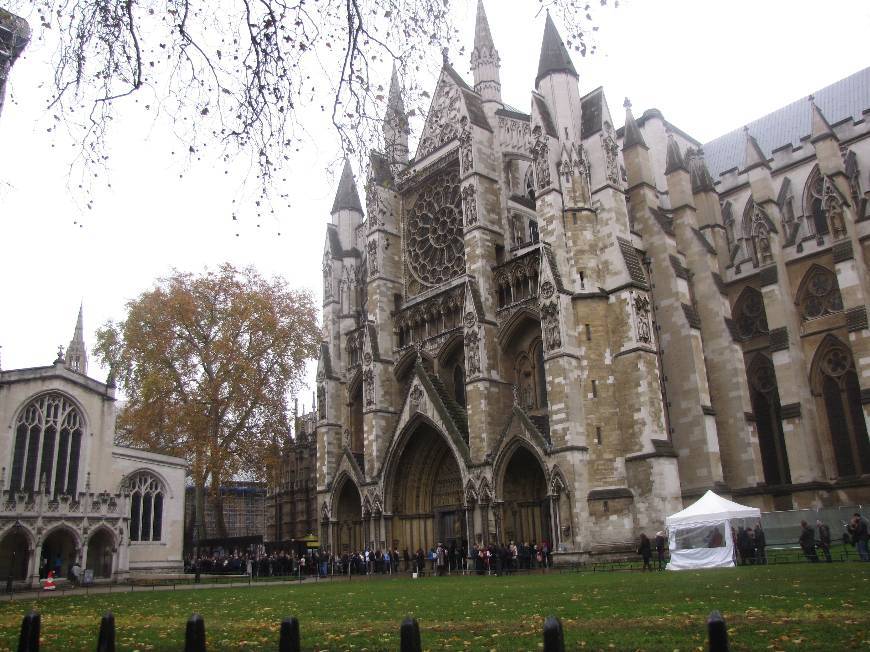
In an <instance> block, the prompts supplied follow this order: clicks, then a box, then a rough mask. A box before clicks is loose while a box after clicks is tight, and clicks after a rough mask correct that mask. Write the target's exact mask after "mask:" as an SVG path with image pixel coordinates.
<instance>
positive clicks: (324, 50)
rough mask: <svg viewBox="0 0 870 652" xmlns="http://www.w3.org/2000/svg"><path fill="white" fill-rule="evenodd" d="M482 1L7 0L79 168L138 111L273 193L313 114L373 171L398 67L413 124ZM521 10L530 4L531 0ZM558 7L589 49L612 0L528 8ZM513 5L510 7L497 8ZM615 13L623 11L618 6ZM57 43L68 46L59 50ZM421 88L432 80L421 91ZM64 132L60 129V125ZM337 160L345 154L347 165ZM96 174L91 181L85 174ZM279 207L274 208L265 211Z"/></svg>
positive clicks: (578, 45)
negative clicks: (459, 21) (460, 16)
mask: <svg viewBox="0 0 870 652" xmlns="http://www.w3.org/2000/svg"><path fill="white" fill-rule="evenodd" d="M477 1H478V0H316V1H311V0H4V4H7V5H9V8H11V9H12V10H13V11H15V10H18V11H19V12H20V13H21V14H22V15H23V16H24V17H25V18H27V19H28V20H29V21H30V22H31V25H32V26H33V28H34V31H35V32H36V38H37V40H42V41H50V43H51V46H52V52H53V54H52V59H51V65H52V68H53V71H52V74H51V77H50V80H48V81H49V83H48V84H46V89H47V91H48V94H49V97H48V98H47V99H48V107H49V114H50V115H51V116H52V117H53V118H54V119H55V121H56V122H57V124H58V125H63V127H64V131H65V132H69V133H70V134H71V135H72V136H73V138H74V139H76V140H77V141H78V142H79V143H80V151H79V156H78V157H77V159H76V161H77V162H78V164H81V165H84V166H85V168H88V169H89V170H90V171H91V172H93V170H92V169H90V168H94V167H102V166H104V165H105V163H106V161H107V159H108V157H109V151H108V148H107V145H106V143H107V141H106V138H107V135H108V132H109V128H110V126H111V124H112V121H113V119H114V118H115V117H116V116H117V114H118V113H119V112H120V111H123V107H125V106H127V105H129V104H130V103H131V102H137V103H139V105H140V106H144V107H146V108H147V109H149V110H151V111H154V112H158V111H159V112H161V113H163V114H165V115H168V116H169V118H170V119H171V125H172V127H171V129H172V131H173V132H174V133H175V135H176V136H177V137H178V138H179V139H180V140H181V143H182V145H183V147H182V148H181V149H183V150H184V151H186V152H187V153H188V154H189V155H190V157H191V159H192V160H194V161H195V160H196V159H197V158H199V157H200V156H201V155H202V153H204V152H215V153H218V152H219V153H220V154H221V155H223V156H224V157H225V158H226V159H227V160H229V159H232V158H235V157H236V156H237V155H240V154H241V155H244V156H245V157H246V158H247V159H248V160H249V162H250V164H251V165H252V166H253V169H255V170H256V171H257V173H258V178H259V180H260V181H261V184H262V186H261V187H262V190H263V192H264V193H265V192H267V191H268V189H269V188H270V186H271V184H272V180H273V177H274V175H275V173H276V172H277V171H279V170H281V169H282V167H283V165H284V163H285V162H286V161H287V160H288V159H290V158H291V157H292V155H293V152H294V151H295V149H296V147H297V146H298V144H299V140H300V138H302V137H304V133H305V126H304V125H302V124H300V120H299V118H300V115H301V112H302V110H303V109H305V108H306V107H312V106H313V107H316V108H319V109H320V110H321V111H323V112H325V113H327V114H328V115H329V116H330V118H331V121H332V124H333V125H334V127H335V130H336V133H337V135H338V138H339V141H340V143H341V147H342V149H343V150H344V154H347V155H350V156H353V155H356V156H357V158H358V160H359V161H360V163H361V169H362V167H364V166H365V164H366V162H367V161H366V157H367V156H368V152H369V150H370V149H371V148H373V147H375V148H381V149H382V145H383V143H382V142H381V141H380V139H381V137H382V135H381V132H380V126H381V121H382V120H383V116H384V112H385V109H386V102H387V88H388V86H389V79H390V72H391V68H392V66H393V65H395V66H397V68H398V71H399V76H400V78H401V79H402V80H403V96H404V97H403V100H404V105H405V106H406V107H407V108H408V110H409V113H410V114H411V115H412V116H416V117H417V119H418V121H417V124H419V118H420V117H422V114H423V113H424V112H425V111H426V110H427V109H428V104H429V95H428V93H427V92H426V87H428V85H429V81H428V79H429V77H430V76H431V74H432V72H433V70H435V69H437V66H439V65H440V63H441V57H442V51H443V50H445V49H446V50H447V51H452V53H453V55H454V56H456V57H457V58H459V57H461V58H463V59H464V58H465V57H467V52H466V51H465V49H464V47H463V44H461V43H459V42H458V39H457V37H458V35H459V32H458V30H457V26H456V24H455V20H456V15H457V13H458V12H457V11H455V9H456V8H457V7H456V6H457V5H466V6H470V7H467V8H471V9H473V5H474V4H476V2H477ZM518 1H520V0H518ZM524 1H525V2H526V3H528V4H529V5H531V6H532V7H536V8H537V9H539V10H544V9H546V10H548V11H552V12H554V14H555V15H556V16H557V18H558V19H559V21H560V24H561V25H562V27H563V34H564V35H565V37H566V42H567V45H568V46H569V47H570V48H572V49H574V50H575V51H577V52H579V53H581V54H584V55H585V54H586V52H587V50H588V49H590V46H589V45H588V35H589V33H590V32H591V31H592V30H594V29H596V28H595V27H594V26H593V24H594V22H595V20H596V17H595V15H594V14H593V13H592V12H594V11H595V10H596V9H597V8H599V7H600V6H603V5H607V0H589V1H588V2H587V1H586V0H524ZM489 2H491V3H492V4H493V5H494V6H493V7H492V10H493V11H494V10H495V9H496V7H499V8H501V3H502V2H503V0H489ZM611 4H613V5H618V0H612V2H611ZM55 44H56V47H54V46H55ZM421 82H423V83H422V84H421ZM53 128H54V127H53ZM337 158H338V157H337ZM84 176H86V177H90V178H93V175H92V174H86V175H84ZM263 205H266V204H263Z"/></svg>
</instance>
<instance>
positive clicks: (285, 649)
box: [278, 618, 302, 652]
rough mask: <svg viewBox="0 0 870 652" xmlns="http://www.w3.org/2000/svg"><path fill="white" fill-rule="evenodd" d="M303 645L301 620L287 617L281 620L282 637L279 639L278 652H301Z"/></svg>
mask: <svg viewBox="0 0 870 652" xmlns="http://www.w3.org/2000/svg"><path fill="white" fill-rule="evenodd" d="M301 649H302V646H301V644H300V642H299V621H298V620H296V619H295V618H285V619H284V620H282V621H281V638H280V639H279V641H278V652H299V651H300V650H301Z"/></svg>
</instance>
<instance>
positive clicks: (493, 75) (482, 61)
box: [471, 0, 501, 102]
mask: <svg viewBox="0 0 870 652" xmlns="http://www.w3.org/2000/svg"><path fill="white" fill-rule="evenodd" d="M499 64H500V59H499V56H498V50H496V49H495V43H494V42H493V40H492V32H490V31H489V21H488V20H487V18H486V10H485V9H484V8H483V0H477V19H476V22H475V24H474V49H473V50H472V51H471V69H472V71H473V73H474V91H475V92H476V93H478V94H479V95H480V96H481V98H482V99H483V101H484V102H501V78H500V75H499Z"/></svg>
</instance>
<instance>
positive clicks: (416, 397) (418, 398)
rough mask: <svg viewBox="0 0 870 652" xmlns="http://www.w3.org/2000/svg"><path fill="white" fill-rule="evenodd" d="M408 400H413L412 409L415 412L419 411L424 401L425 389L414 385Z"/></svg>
mask: <svg viewBox="0 0 870 652" xmlns="http://www.w3.org/2000/svg"><path fill="white" fill-rule="evenodd" d="M408 398H410V399H411V407H412V408H414V409H415V410H416V409H419V407H420V403H421V402H422V400H423V388H422V387H420V386H419V385H414V386H413V387H412V388H411V393H410V394H409V396H408Z"/></svg>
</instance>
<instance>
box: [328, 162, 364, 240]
mask: <svg viewBox="0 0 870 652" xmlns="http://www.w3.org/2000/svg"><path fill="white" fill-rule="evenodd" d="M330 212H331V213H332V223H333V224H334V225H335V226H337V227H338V234H339V237H340V239H341V247H342V249H351V248H353V247H354V246H356V228H357V227H358V226H359V225H360V224H362V218H363V209H362V204H361V203H360V200H359V193H358V192H357V191H356V184H355V183H354V180H353V170H352V169H351V167H350V161H349V160H347V159H344V170H342V172H341V180H340V181H339V182H338V190H337V191H336V193H335V201H334V202H333V203H332V211H330Z"/></svg>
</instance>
